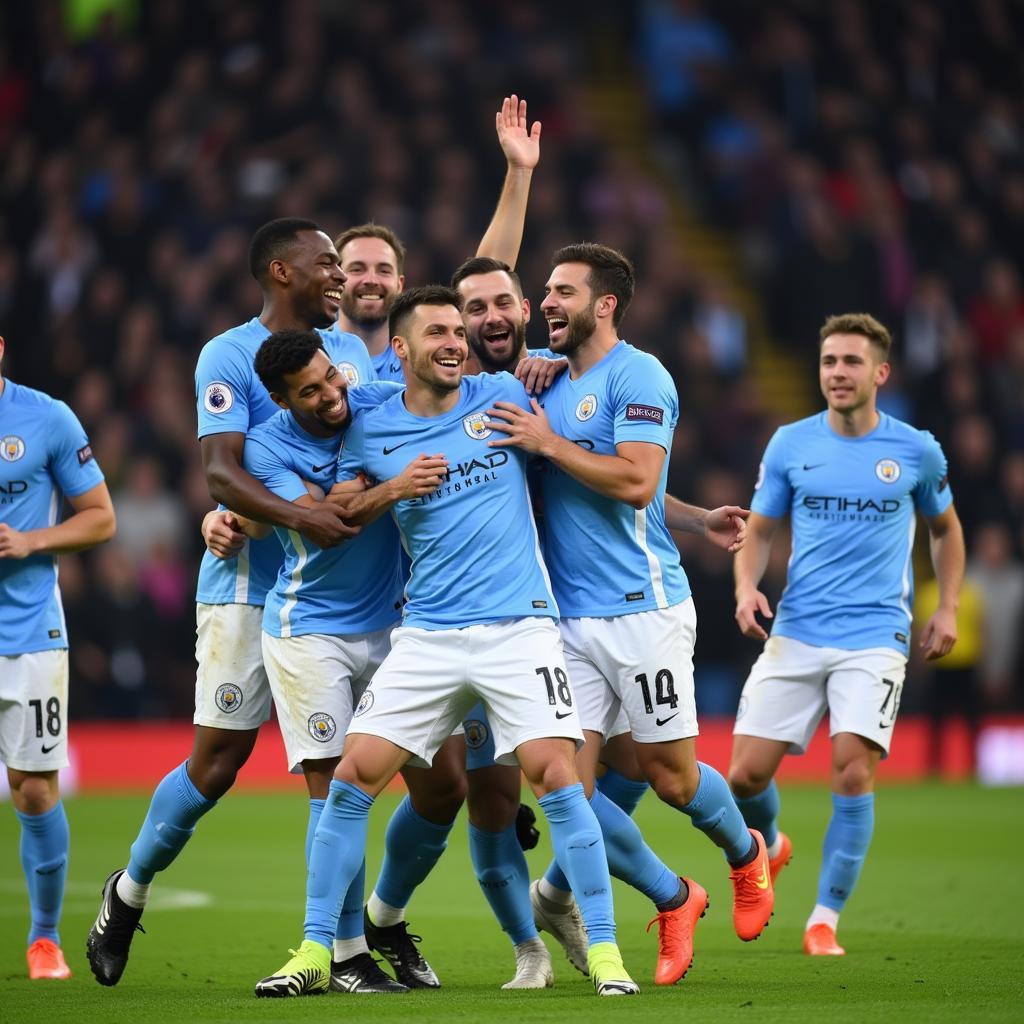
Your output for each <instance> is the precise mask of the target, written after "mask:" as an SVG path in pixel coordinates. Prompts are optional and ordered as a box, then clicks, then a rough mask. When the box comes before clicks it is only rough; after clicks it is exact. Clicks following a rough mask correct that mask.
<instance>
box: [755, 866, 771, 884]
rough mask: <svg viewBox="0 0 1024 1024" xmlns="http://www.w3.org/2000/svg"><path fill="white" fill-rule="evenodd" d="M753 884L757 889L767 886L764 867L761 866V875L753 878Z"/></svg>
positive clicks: (766, 875) (766, 873) (766, 874)
mask: <svg viewBox="0 0 1024 1024" xmlns="http://www.w3.org/2000/svg"><path fill="white" fill-rule="evenodd" d="M754 885H756V886H757V887H758V889H767V888H768V872H767V871H765V869H764V868H761V877H760V878H755V879H754Z"/></svg>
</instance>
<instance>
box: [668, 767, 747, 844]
mask: <svg viewBox="0 0 1024 1024" xmlns="http://www.w3.org/2000/svg"><path fill="white" fill-rule="evenodd" d="M697 768H698V769H699V770H700V784H699V785H698V786H697V792H696V793H695V794H694V796H693V799H692V800H691V801H690V802H689V803H688V804H687V805H686V806H685V807H680V808H679V810H681V811H682V812H683V814H686V815H688V816H689V818H690V820H691V821H692V822H693V824H694V827H695V828H699V829H700V830H701V832H703V833H704V834H705V835H706V836H707V837H708V838H709V839H710V840H711V842H713V843H714V844H715V845H716V846H720V847H721V848H722V850H723V851H725V859H726V860H727V861H728V862H729V863H730V864H740V863H746V862H747V860H749V854H750V844H751V842H752V838H751V835H750V832H749V831H748V830H747V825H746V822H744V820H743V815H742V814H740V809H739V808H738V807H737V806H736V801H735V800H734V799H733V795H732V790H730V789H729V784H728V783H727V782H726V781H725V779H724V778H722V775H721V773H720V772H717V771H715V769H714V768H712V767H711V765H709V764H704V762H703V761H698V762H697Z"/></svg>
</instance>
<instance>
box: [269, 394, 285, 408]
mask: <svg viewBox="0 0 1024 1024" xmlns="http://www.w3.org/2000/svg"><path fill="white" fill-rule="evenodd" d="M270 397H271V398H272V399H273V401H274V403H275V404H276V405H279V406H280V407H281V408H282V409H287V408H288V407H289V406H288V403H287V402H286V401H285V400H284V396H283V395H279V394H278V393H277V392H276V391H271V392H270Z"/></svg>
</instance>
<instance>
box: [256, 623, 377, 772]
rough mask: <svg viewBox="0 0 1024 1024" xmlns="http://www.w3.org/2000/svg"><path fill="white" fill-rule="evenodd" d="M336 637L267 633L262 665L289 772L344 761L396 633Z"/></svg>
mask: <svg viewBox="0 0 1024 1024" xmlns="http://www.w3.org/2000/svg"><path fill="white" fill-rule="evenodd" d="M393 628H394V627H393V626H389V627H388V628H387V629H380V630H376V631H375V632H373V633H357V634H355V635H352V636H334V635H325V634H322V633H311V634H308V635H305V636H290V637H276V636H271V635H270V634H269V633H264V634H263V663H264V664H265V665H266V667H267V676H268V677H269V678H270V691H271V693H272V694H273V695H274V705H275V706H276V707H277V720H278V724H279V725H280V726H281V736H282V738H283V739H284V749H285V753H286V754H287V757H288V770H289V771H290V772H292V773H293V774H300V773H301V772H302V762H303V761H307V760H309V761H315V760H319V759H320V758H327V757H340V756H341V751H342V748H343V747H344V745H345V732H346V730H347V729H348V725H349V722H351V720H352V712H353V710H354V709H355V706H356V704H357V703H358V702H359V698H360V697H361V696H362V695H363V691H364V690H365V689H366V687H367V686H368V685H369V682H370V680H371V679H372V678H373V674H374V673H375V672H376V671H377V669H378V668H380V664H381V662H382V661H383V660H384V659H385V658H386V657H387V654H388V652H389V651H390V650H391V630H392V629H393Z"/></svg>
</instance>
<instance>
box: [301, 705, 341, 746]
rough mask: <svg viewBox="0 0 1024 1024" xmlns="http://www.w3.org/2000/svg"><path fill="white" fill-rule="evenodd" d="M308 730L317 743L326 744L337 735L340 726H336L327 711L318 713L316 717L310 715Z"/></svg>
mask: <svg viewBox="0 0 1024 1024" xmlns="http://www.w3.org/2000/svg"><path fill="white" fill-rule="evenodd" d="M308 728H309V735H310V736H312V737H313V739H315V740H316V741H317V743H326V742H327V741H328V740H333V739H334V735H335V733H336V732H337V731H338V726H337V725H336V724H335V722H334V719H333V718H331V716H330V715H329V714H327V713H326V712H325V711H318V712H317V713H316V714H315V715H310V716H309V725H308Z"/></svg>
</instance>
